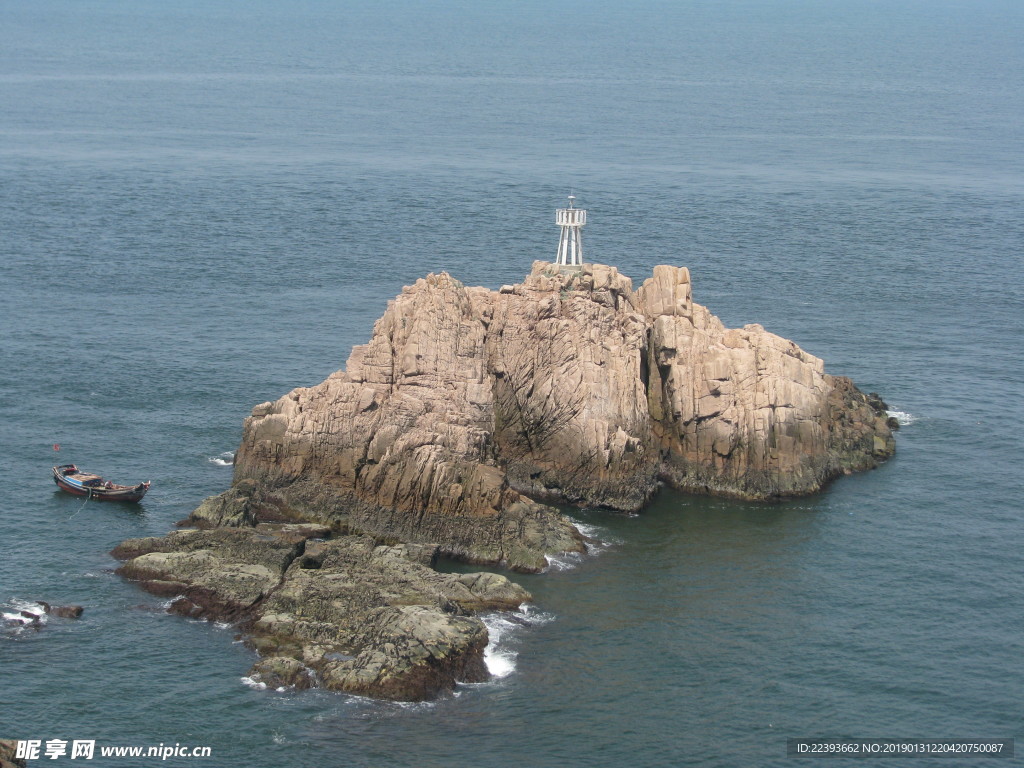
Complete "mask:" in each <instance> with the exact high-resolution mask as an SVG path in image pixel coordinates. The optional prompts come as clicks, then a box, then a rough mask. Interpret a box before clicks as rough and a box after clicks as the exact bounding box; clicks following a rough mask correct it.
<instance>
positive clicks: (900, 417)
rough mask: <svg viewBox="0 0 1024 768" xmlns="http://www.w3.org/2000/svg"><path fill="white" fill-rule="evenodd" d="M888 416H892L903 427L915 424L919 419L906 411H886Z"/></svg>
mask: <svg viewBox="0 0 1024 768" xmlns="http://www.w3.org/2000/svg"><path fill="white" fill-rule="evenodd" d="M885 413H886V415H887V416H891V417H892V418H894V419H896V421H898V422H899V424H900V426H901V427H905V426H907V425H908V424H913V423H914V422H915V421H917V417H916V416H914V415H913V414H910V413H907V412H906V411H886V412H885Z"/></svg>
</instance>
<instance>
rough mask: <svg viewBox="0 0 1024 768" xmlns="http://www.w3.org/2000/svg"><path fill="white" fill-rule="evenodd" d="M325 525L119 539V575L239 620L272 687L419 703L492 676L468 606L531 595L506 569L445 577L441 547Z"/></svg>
mask: <svg viewBox="0 0 1024 768" xmlns="http://www.w3.org/2000/svg"><path fill="white" fill-rule="evenodd" d="M328 534H329V531H328V529H327V528H325V527H323V526H317V525H289V524H269V523H261V524H258V525H256V526H255V527H220V528H215V529H212V530H197V529H190V530H180V531H175V532H173V533H170V534H168V535H167V536H166V537H162V538H146V539H132V540H129V541H125V542H123V543H122V544H121V545H120V546H118V547H117V548H116V549H115V550H114V551H113V553H112V554H113V555H114V556H115V557H117V558H119V559H123V560H126V561H127V562H125V564H124V565H122V566H121V568H120V569H119V570H118V572H119V573H120V574H121V575H123V576H125V577H126V578H129V579H133V580H136V581H138V582H140V585H141V586H142V587H144V588H145V589H147V590H148V591H150V592H152V593H154V594H157V595H161V596H166V597H175V598H176V599H175V600H174V601H173V603H172V604H171V610H172V611H173V612H175V613H180V614H183V615H187V616H191V617H196V618H206V619H217V620H225V621H231V622H236V623H239V624H240V626H241V627H242V629H243V631H244V632H245V633H246V634H247V636H248V639H249V642H250V643H251V644H252V646H253V647H254V648H255V649H256V650H257V651H258V653H259V654H260V656H261V657H262V658H261V659H260V660H259V661H258V662H257V663H256V665H255V666H254V667H253V670H252V672H251V673H250V674H251V676H252V677H253V679H254V680H256V681H259V682H263V683H265V684H266V685H268V686H270V687H279V686H281V685H294V686H296V687H298V688H307V687H310V686H314V685H315V686H321V687H325V688H330V689H333V690H339V691H346V692H349V693H356V694H365V695H370V696H376V697H381V698H392V699H402V700H413V701H415V700H420V699H425V698H431V697H433V696H435V695H436V694H437V693H438V692H440V691H444V690H451V689H452V688H454V687H455V685H456V683H457V682H480V681H483V680H486V679H487V678H488V673H487V669H486V666H485V665H484V658H483V651H484V648H485V647H486V645H487V640H488V637H487V629H486V627H485V626H484V625H483V623H482V622H481V621H480V620H479V619H477V618H475V617H474V616H473V615H472V614H473V613H475V612H478V611H484V610H510V609H515V608H517V607H518V606H519V605H521V604H522V603H523V602H525V601H528V600H529V599H530V596H529V593H527V592H526V591H525V590H523V589H522V588H521V587H519V586H517V585H516V584H513V583H512V582H510V581H509V580H508V579H506V578H505V577H504V576H500V575H497V574H489V573H476V574H464V575H455V574H442V573H438V572H437V571H435V570H433V569H432V568H431V567H430V566H431V564H432V563H433V562H434V560H435V559H436V557H437V548H436V547H433V546H425V545H416V544H398V545H380V544H378V543H376V542H375V541H374V540H373V539H371V538H370V537H367V536H346V535H342V536H338V537H336V538H330V539H325V538H323V537H324V536H327V535H328Z"/></svg>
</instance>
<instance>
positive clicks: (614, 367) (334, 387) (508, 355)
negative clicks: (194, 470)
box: [194, 262, 894, 570]
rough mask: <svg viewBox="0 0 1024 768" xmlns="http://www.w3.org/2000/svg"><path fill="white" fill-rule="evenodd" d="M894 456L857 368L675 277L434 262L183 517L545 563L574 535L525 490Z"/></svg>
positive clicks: (265, 416)
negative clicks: (731, 319) (480, 276)
mask: <svg viewBox="0 0 1024 768" xmlns="http://www.w3.org/2000/svg"><path fill="white" fill-rule="evenodd" d="M893 450H894V442H893V439H892V434H891V432H890V430H889V427H888V426H887V424H886V418H885V414H884V412H881V411H876V410H875V409H874V408H873V407H872V405H871V404H870V403H869V401H868V398H867V397H866V396H865V395H863V394H862V393H861V392H860V391H859V390H857V388H856V387H855V386H853V384H852V383H851V382H850V381H849V380H848V379H844V378H841V377H834V376H830V375H828V374H826V373H825V372H824V366H823V363H822V361H821V360H820V359H818V358H816V357H814V356H813V355H810V354H808V353H806V352H804V351H803V350H801V349H800V348H799V347H798V346H797V345H796V344H794V343H793V342H790V341H787V340H785V339H782V338H780V337H778V336H775V335H773V334H771V333H768V332H767V331H765V330H764V329H763V328H761V327H760V326H758V325H748V326H745V327H744V328H742V329H727V328H725V327H724V326H723V325H722V323H721V322H720V321H719V320H718V319H717V318H716V317H714V316H713V315H712V314H711V313H710V312H709V311H708V310H707V309H706V308H704V307H702V306H700V305H699V304H695V303H694V302H693V301H692V297H691V286H690V275H689V271H688V270H686V269H685V268H677V267H669V266H660V267H656V268H655V270H654V275H653V277H651V278H650V279H648V280H647V281H645V282H644V283H643V285H642V286H641V287H640V288H639V289H638V290H636V291H634V290H633V286H632V282H631V280H630V279H629V278H627V277H625V276H623V275H621V274H619V272H618V271H617V270H616V269H615V268H613V267H608V266H603V265H598V264H594V265H586V266H585V267H584V268H583V269H582V271H573V272H567V271H558V269H557V268H556V267H554V265H551V264H548V263H545V262H537V263H535V264H534V267H533V270H532V272H531V274H530V275H529V276H528V277H527V279H526V280H525V281H524V283H523V284H521V285H516V286H504V287H502V289H501V290H500V291H496V292H495V291H489V290H487V289H484V288H467V287H465V286H463V285H462V284H461V283H459V282H458V281H457V280H455V279H454V278H452V277H450V276H449V275H447V274H444V273H442V274H439V275H429V276H427V277H426V278H423V279H420V280H418V281H417V282H416V283H415V285H413V286H411V287H407V288H405V289H404V290H403V292H402V294H401V295H399V296H398V297H397V298H396V299H395V300H394V301H392V302H390V303H389V305H388V308H387V311H386V312H385V313H384V315H383V317H381V319H380V320H378V321H377V323H376V325H375V326H374V332H373V337H372V338H371V339H370V341H369V343H368V344H366V345H363V346H358V347H355V348H354V349H353V351H352V354H351V356H350V358H349V360H348V365H347V366H346V369H345V370H344V371H339V372H338V373H335V374H333V375H332V376H330V377H329V378H328V379H327V380H326V381H324V382H323V383H321V384H319V385H317V386H315V387H310V388H301V389H296V390H293V391H292V392H290V393H288V394H287V395H285V396H284V397H282V398H281V399H279V400H277V401H276V402H267V403H263V404H261V405H258V406H256V408H254V409H253V412H252V415H251V416H250V417H249V418H248V419H247V420H246V423H245V430H244V436H243V439H242V444H241V446H240V448H239V451H238V455H237V458H236V467H235V488H234V489H233V490H232V491H229V492H228V493H227V494H226V495H223V496H221V497H215V498H214V499H212V500H208V502H207V503H206V504H204V506H203V507H201V508H200V509H199V510H197V511H196V513H194V518H195V519H196V520H198V521H200V522H205V523H206V524H214V525H216V524H223V523H225V522H231V521H234V522H235V523H236V524H237V523H239V522H249V523H252V522H254V521H258V520H275V519H276V520H289V519H302V520H311V521H315V522H318V523H322V524H325V525H329V526H331V527H332V528H335V529H340V530H346V531H352V532H360V533H367V534H370V535H374V536H378V537H380V536H384V537H393V538H395V539H396V540H401V541H406V542H422V543H427V542H429V543H435V544H438V545H439V546H440V547H441V551H442V552H443V553H445V554H448V555H452V556H455V557H459V558H462V559H465V560H468V561H470V562H478V563H493V562H502V561H503V562H505V563H507V564H508V565H510V566H511V567H513V568H518V569H521V570H537V569H539V568H542V567H543V566H544V559H543V556H544V554H545V553H549V552H554V551H567V550H569V551H572V550H575V551H579V550H580V549H581V548H582V541H581V538H580V536H579V534H578V533H577V532H576V530H575V529H574V528H573V527H572V526H570V525H569V524H568V523H566V522H565V521H564V519H563V518H562V517H561V516H560V515H558V514H556V513H554V511H553V510H551V509H550V508H548V507H545V506H544V505H541V504H538V503H537V502H536V501H533V500H531V498H532V499H546V500H548V499H550V500H556V501H562V502H567V503H571V504H581V505H591V506H604V507H609V508H612V509H619V510H628V511H635V510H637V509H639V508H641V507H642V506H643V504H644V503H645V502H646V501H647V500H648V498H649V497H650V496H651V495H652V494H653V492H654V491H655V489H656V487H657V484H658V482H659V481H664V482H667V483H669V484H670V485H672V486H674V487H676V488H680V489H683V490H688V491H696V492H705V493H716V494H727V495H733V496H738V497H742V498H749V499H770V498H775V497H779V496H785V495H794V494H804V493H810V492H813V491H816V490H819V489H820V488H821V487H822V485H823V484H824V483H826V482H827V481H828V480H829V479H831V478H833V477H835V476H836V475H838V474H841V473H846V472H851V471H854V470H861V469H868V468H871V467H873V466H875V464H876V463H877V461H878V460H880V459H883V458H885V457H887V456H889V455H890V454H891V453H892V452H893ZM528 497H529V498H528Z"/></svg>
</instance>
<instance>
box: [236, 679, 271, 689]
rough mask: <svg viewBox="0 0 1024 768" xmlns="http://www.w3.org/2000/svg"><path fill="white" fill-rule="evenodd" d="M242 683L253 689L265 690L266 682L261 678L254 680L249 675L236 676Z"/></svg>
mask: <svg viewBox="0 0 1024 768" xmlns="http://www.w3.org/2000/svg"><path fill="white" fill-rule="evenodd" d="M238 679H239V680H241V681H242V683H243V684H245V685H247V686H249V687H250V688H252V689H253V690H254V691H265V690H267V684H266V683H264V682H263V681H261V680H254V679H253V678H251V677H240V678H238Z"/></svg>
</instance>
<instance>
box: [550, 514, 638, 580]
mask: <svg viewBox="0 0 1024 768" xmlns="http://www.w3.org/2000/svg"><path fill="white" fill-rule="evenodd" d="M569 522H570V523H572V524H573V525H575V526H576V530H578V531H579V532H580V533H582V534H583V545H584V546H585V547H586V548H587V552H586V554H588V555H591V556H597V555H600V554H601V553H602V552H604V551H605V550H607V549H610V548H611V547H614V546H615V545H617V544H621V543H622V542H621V541H620V540H618V539H614V538H611V537H609V536H608V535H607V533H606V532H605V531H604V530H603V529H602V528H600V527H598V526H596V525H591V524H590V523H582V522H580V521H579V520H574V519H573V518H571V517H570V518H569ZM544 559H545V560H547V561H548V567H547V568H546V569H545V570H548V571H567V570H569V569H570V568H575V567H576V566H577V565H579V564H580V562H582V560H583V554H581V553H580V552H562V553H561V554H558V555H545V556H544Z"/></svg>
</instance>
